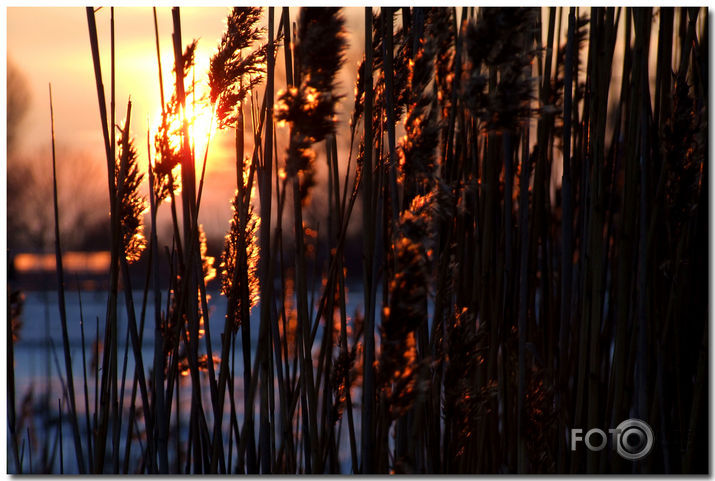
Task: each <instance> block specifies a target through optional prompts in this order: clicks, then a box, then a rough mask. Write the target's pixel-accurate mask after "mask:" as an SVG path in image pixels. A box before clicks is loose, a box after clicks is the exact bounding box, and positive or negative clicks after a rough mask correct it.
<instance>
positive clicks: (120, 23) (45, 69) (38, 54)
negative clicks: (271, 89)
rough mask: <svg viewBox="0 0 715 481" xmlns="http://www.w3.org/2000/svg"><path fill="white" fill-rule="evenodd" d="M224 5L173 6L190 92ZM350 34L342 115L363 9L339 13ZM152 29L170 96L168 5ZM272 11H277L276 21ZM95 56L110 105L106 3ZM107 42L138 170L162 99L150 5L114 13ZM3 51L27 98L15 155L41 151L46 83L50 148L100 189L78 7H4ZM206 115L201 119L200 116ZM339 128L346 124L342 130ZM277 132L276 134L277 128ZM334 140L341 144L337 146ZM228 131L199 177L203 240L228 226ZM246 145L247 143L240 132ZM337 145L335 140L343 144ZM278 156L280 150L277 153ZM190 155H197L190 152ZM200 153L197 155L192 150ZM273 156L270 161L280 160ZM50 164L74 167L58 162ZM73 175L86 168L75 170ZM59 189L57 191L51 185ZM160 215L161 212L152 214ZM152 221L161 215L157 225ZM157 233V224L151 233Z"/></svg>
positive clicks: (99, 145)
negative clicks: (186, 50) (190, 52)
mask: <svg viewBox="0 0 715 481" xmlns="http://www.w3.org/2000/svg"><path fill="white" fill-rule="evenodd" d="M229 10H230V9H229V8H228V7H215V8H189V7H182V8H181V23H182V41H183V43H184V45H186V44H187V43H189V42H190V41H191V40H192V39H194V38H197V39H198V40H199V42H198V46H197V54H196V69H195V79H196V83H197V84H198V87H197V90H198V91H199V92H200V91H202V90H204V89H205V88H206V87H205V85H206V83H207V71H208V64H209V59H210V57H211V56H212V55H213V54H214V53H215V52H216V48H217V46H218V42H219V40H220V38H221V36H222V34H223V32H224V30H225V19H226V16H227V13H228V12H229ZM297 14H298V9H297V8H291V20H292V21H295V20H296V18H297ZM345 14H346V19H347V20H348V22H347V28H348V33H349V38H350V44H351V45H350V50H349V52H348V56H347V58H348V62H347V63H346V67H349V68H346V69H344V72H343V75H342V77H341V84H340V90H341V93H342V94H344V95H345V100H344V102H343V106H342V108H341V111H342V112H341V114H342V115H341V118H342V119H346V118H347V115H349V113H350V110H351V108H352V103H353V85H354V81H355V72H354V71H355V67H354V66H355V64H356V63H357V60H358V58H359V57H360V56H361V55H362V44H363V40H362V29H363V28H364V27H363V22H362V18H363V17H362V15H363V11H362V9H356V8H354V9H346V12H345ZM157 15H158V25H159V37H160V48H161V57H162V69H163V78H164V91H165V95H166V96H167V98H168V96H169V95H170V93H171V92H172V90H173V85H172V84H173V82H172V79H173V75H172V66H173V62H174V56H173V47H172V43H171V33H172V30H173V27H172V18H171V10H170V9H169V8H158V9H157ZM279 16H280V9H279V8H277V9H276V24H277V23H278V19H279ZM96 19H97V28H98V33H99V44H100V54H101V56H102V76H103V80H104V84H105V92H106V95H107V102H109V79H110V77H109V71H110V70H109V69H110V64H109V45H110V42H109V19H110V10H109V8H108V7H104V8H102V9H100V10H99V11H98V12H97V13H96ZM115 42H116V72H117V86H116V98H117V106H116V109H117V114H116V121H117V123H120V122H122V121H123V119H124V116H125V113H126V105H127V99H128V98H129V96H131V99H132V123H131V132H132V134H133V136H134V137H135V145H136V147H137V151H138V153H139V160H140V166H141V168H142V169H146V158H147V148H146V132H147V125H149V126H150V128H151V129H152V130H153V129H154V128H155V126H156V124H157V123H158V120H159V113H160V110H161V102H160V100H159V99H160V97H159V82H158V69H157V60H156V49H155V43H154V22H153V15H152V9H151V8H137V7H131V8H115ZM7 52H8V62H12V63H13V64H14V65H15V66H17V67H18V69H19V70H20V71H21V73H22V74H23V75H24V77H25V78H26V80H27V85H28V87H29V91H30V94H31V103H30V109H29V112H28V114H27V116H26V117H25V118H24V120H23V123H22V129H21V132H22V133H21V135H20V138H19V139H18V147H19V148H18V151H20V152H22V153H23V154H24V155H33V154H34V155H37V153H38V152H41V151H47V149H48V148H49V145H50V139H49V125H50V124H49V101H48V83H52V89H53V101H54V113H55V130H56V139H57V144H58V147H61V146H64V147H66V148H67V149H68V150H69V151H70V152H82V153H86V154H88V155H86V156H85V158H83V160H82V162H95V163H97V164H98V165H97V166H95V168H94V169H93V170H94V171H95V172H102V173H103V175H102V178H98V179H96V181H97V182H101V183H102V185H103V186H105V188H106V177H104V175H106V160H105V159H104V147H103V140H102V134H101V128H100V118H99V108H98V103H97V91H96V86H95V80H94V70H93V66H92V57H91V50H90V44H89V35H88V29H87V17H86V12H85V9H84V8H77V7H54V8H37V7H30V8H24V7H11V8H8V9H7ZM282 62H283V57H282V52H280V53H279V57H278V58H277V64H276V65H277V68H278V71H277V72H276V74H277V79H276V89H277V90H279V89H280V88H281V86H282V85H281V84H282V80H281V79H282V78H283V72H282V70H283V69H282V65H283V63H282ZM206 118H208V116H207V117H206ZM346 125H347V124H346ZM279 134H280V132H279ZM338 141H339V143H341V144H343V142H341V139H339V140H338ZM232 142H233V140H232V134H226V133H222V134H221V135H219V136H218V137H217V138H216V139H215V140H213V141H212V142H211V146H210V150H209V162H208V166H207V174H206V190H205V192H206V194H205V197H204V199H203V200H202V209H201V213H200V221H201V222H202V223H203V224H204V225H205V227H206V230H207V232H208V233H209V234H210V235H211V234H213V235H221V234H222V233H223V232H224V231H225V230H226V227H227V226H228V219H229V217H230V207H229V202H230V199H231V197H232V194H233V190H234V189H235V178H236V177H235V167H234V162H235V158H234V154H233V152H232V150H230V149H231V145H232ZM247 143H249V144H250V139H248V136H247ZM343 145H344V144H343ZM283 151H284V148H283V146H279V156H280V155H282V152H283ZM197 157H199V155H198V152H197ZM201 157H203V153H202V154H201ZM282 160H283V159H282V158H281V159H279V162H282ZM58 162H78V161H75V160H73V159H72V158H69V159H67V158H66V159H62V158H58ZM76 167H77V169H72V170H74V171H77V172H81V171H83V170H85V171H89V170H92V169H89V168H88V167H87V166H81V165H77V166H76ZM61 188H62V186H61V185H60V189H61ZM160 213H161V212H160ZM160 220H161V219H160ZM160 233H161V227H160Z"/></svg>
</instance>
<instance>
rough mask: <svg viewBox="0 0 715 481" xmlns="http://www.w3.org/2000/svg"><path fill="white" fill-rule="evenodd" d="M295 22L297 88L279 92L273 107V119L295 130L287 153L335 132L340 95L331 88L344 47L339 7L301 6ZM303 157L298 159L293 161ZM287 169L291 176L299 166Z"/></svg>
mask: <svg viewBox="0 0 715 481" xmlns="http://www.w3.org/2000/svg"><path fill="white" fill-rule="evenodd" d="M298 23H299V28H298V41H297V45H296V52H297V56H298V59H299V61H300V72H301V76H302V80H301V84H300V88H295V87H294V88H291V89H288V90H285V91H282V92H280V93H279V94H278V105H277V106H276V119H278V120H279V121H283V122H289V123H290V126H291V129H292V130H293V132H294V136H295V137H293V136H292V137H291V144H292V143H293V142H294V140H295V141H298V142H299V143H298V145H295V146H293V145H291V147H290V148H289V153H296V152H298V153H300V151H302V150H306V149H305V144H306V143H307V144H311V143H315V142H319V141H321V140H323V139H325V137H326V136H328V135H329V134H332V133H333V132H334V131H335V120H334V118H335V108H336V105H337V102H338V101H339V100H340V98H341V96H339V95H336V94H335V93H334V92H333V90H334V88H335V81H336V77H337V73H338V71H339V70H340V67H341V65H342V63H343V61H344V59H345V48H346V46H347V40H346V35H345V31H344V19H343V17H342V15H341V13H340V9H339V8H306V7H304V8H301V13H300V18H299V20H298ZM296 134H297V135H296ZM308 147H309V145H308ZM303 155H304V159H305V158H307V157H305V155H306V154H303ZM289 157H290V155H289ZM304 159H297V160H296V163H297V164H300V163H301V162H302V160H304ZM286 170H287V171H288V174H289V175H290V174H291V172H293V173H295V172H297V171H298V170H300V168H299V165H293V166H291V165H289V166H288V169H286Z"/></svg>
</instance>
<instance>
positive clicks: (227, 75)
mask: <svg viewBox="0 0 715 481" xmlns="http://www.w3.org/2000/svg"><path fill="white" fill-rule="evenodd" d="M262 13H263V9H262V8H261V7H234V8H233V9H232V10H231V13H230V14H229V15H228V18H227V20H226V32H225V33H224V34H223V37H222V38H221V41H220V43H219V46H218V52H216V54H214V56H213V57H211V64H210V68H209V74H208V75H209V86H210V88H211V93H210V98H211V105H215V106H216V117H217V120H218V125H219V127H220V128H223V127H227V126H229V125H234V124H235V123H236V121H237V120H238V115H239V107H240V106H241V105H242V104H243V102H244V101H245V99H246V97H247V96H248V95H249V93H250V92H251V90H253V89H254V88H255V87H256V86H258V85H259V84H260V83H261V82H262V81H263V76H264V74H265V70H266V54H267V48H268V45H267V44H266V45H263V46H260V47H259V48H257V49H255V50H253V51H251V52H248V53H246V52H245V51H246V50H247V49H250V48H251V47H252V46H253V45H254V44H255V43H256V42H258V41H260V40H261V39H262V38H263V36H264V34H265V31H264V30H265V29H263V28H261V27H259V26H258V23H259V21H260V19H261V14H262Z"/></svg>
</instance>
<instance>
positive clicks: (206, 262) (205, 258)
mask: <svg viewBox="0 0 715 481" xmlns="http://www.w3.org/2000/svg"><path fill="white" fill-rule="evenodd" d="M199 251H200V252H201V272H202V273H203V276H204V284H208V283H209V282H210V281H212V280H213V279H215V278H216V268H215V267H214V262H215V260H216V259H214V258H213V257H211V256H209V255H207V253H208V245H207V243H206V232H205V231H204V226H203V225H202V224H199Z"/></svg>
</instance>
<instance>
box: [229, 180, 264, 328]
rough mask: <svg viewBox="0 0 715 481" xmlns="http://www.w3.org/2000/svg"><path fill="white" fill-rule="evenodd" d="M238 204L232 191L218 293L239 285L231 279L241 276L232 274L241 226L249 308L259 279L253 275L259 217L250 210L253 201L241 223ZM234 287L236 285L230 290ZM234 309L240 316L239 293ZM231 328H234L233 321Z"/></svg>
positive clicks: (237, 195)
mask: <svg viewBox="0 0 715 481" xmlns="http://www.w3.org/2000/svg"><path fill="white" fill-rule="evenodd" d="M241 205H242V202H241V200H240V199H239V193H238V191H236V194H235V197H234V200H233V202H232V203H231V207H232V211H233V217H232V218H231V221H230V227H229V232H228V233H227V234H226V237H225V240H224V249H223V254H222V255H221V263H220V264H219V269H220V272H221V293H222V294H223V295H225V296H226V297H231V296H234V295H235V292H239V290H238V289H241V288H240V287H239V286H237V285H235V284H234V280H235V279H239V282H240V280H241V279H242V276H240V275H239V276H236V269H237V263H238V260H239V235H241V234H240V233H241V230H243V235H244V239H245V242H246V252H245V257H246V266H247V268H248V272H247V274H248V276H247V277H248V286H247V288H248V293H249V297H248V300H249V309H250V308H253V307H254V306H255V305H256V304H257V303H258V299H259V290H260V289H259V280H258V275H257V269H258V259H259V248H258V229H259V227H260V225H261V218H260V217H258V215H257V214H256V213H255V212H254V210H253V205H252V204H249V206H248V217H247V220H246V223H245V224H244V225H242V224H241V215H240V206H241ZM234 289H236V290H235V291H234ZM236 299H237V302H236V310H235V312H234V316H235V317H234V319H237V320H240V319H241V315H240V313H241V312H242V311H243V306H242V305H241V303H242V302H243V296H236ZM233 327H234V329H238V327H239V326H238V325H237V324H235V325H234V326H233Z"/></svg>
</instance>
